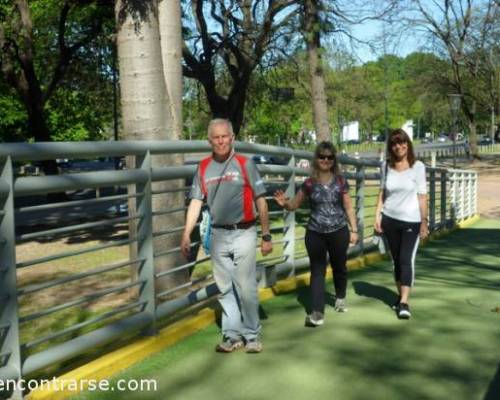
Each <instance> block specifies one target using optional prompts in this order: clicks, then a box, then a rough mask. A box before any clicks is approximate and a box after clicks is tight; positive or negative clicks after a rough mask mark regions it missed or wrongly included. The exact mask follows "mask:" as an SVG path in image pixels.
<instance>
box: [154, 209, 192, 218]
mask: <svg viewBox="0 0 500 400" xmlns="http://www.w3.org/2000/svg"><path fill="white" fill-rule="evenodd" d="M186 210H187V207H177V208H171V209H170V210H165V211H155V212H153V213H151V215H152V216H153V217H156V216H158V215H167V214H173V213H176V212H181V211H186Z"/></svg>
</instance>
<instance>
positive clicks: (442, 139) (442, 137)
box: [437, 135, 450, 143]
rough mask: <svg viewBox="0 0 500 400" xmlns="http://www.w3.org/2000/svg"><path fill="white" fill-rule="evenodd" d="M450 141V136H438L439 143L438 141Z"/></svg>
mask: <svg viewBox="0 0 500 400" xmlns="http://www.w3.org/2000/svg"><path fill="white" fill-rule="evenodd" d="M448 140H450V139H448V136H446V135H439V136H438V138H437V141H438V142H439V143H445V142H447V141H448Z"/></svg>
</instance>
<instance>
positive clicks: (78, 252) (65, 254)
mask: <svg viewBox="0 0 500 400" xmlns="http://www.w3.org/2000/svg"><path fill="white" fill-rule="evenodd" d="M138 240H139V238H135V239H123V240H117V241H116V242H113V243H108V244H102V245H97V246H93V247H89V248H86V249H81V250H75V251H67V252H63V253H58V254H55V255H52V256H47V257H41V258H37V259H35V260H30V261H25V262H20V263H17V264H16V267H17V268H25V267H29V266H31V265H36V264H43V263H45V262H49V261H53V260H58V259H61V258H66V257H72V256H78V255H81V254H86V253H91V252H93V251H99V250H104V249H108V248H110V247H118V246H124V245H126V244H130V243H134V242H137V241H138Z"/></svg>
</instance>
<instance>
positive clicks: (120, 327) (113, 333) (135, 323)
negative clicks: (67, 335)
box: [22, 312, 153, 376]
mask: <svg viewBox="0 0 500 400" xmlns="http://www.w3.org/2000/svg"><path fill="white" fill-rule="evenodd" d="M152 320H153V316H152V315H150V314H148V313H146V312H140V313H138V314H134V315H132V316H130V317H127V318H124V319H122V320H120V321H117V322H114V323H111V324H109V325H106V326H104V327H102V328H99V329H96V330H94V331H92V332H89V333H86V334H84V335H81V336H78V337H76V338H74V339H71V340H68V341H66V342H64V343H61V344H59V345H55V346H52V347H50V348H48V349H47V350H44V351H41V352H38V353H36V354H33V355H30V356H28V357H27V358H26V360H25V361H24V363H23V370H22V372H23V375H24V376H26V375H30V374H32V373H33V372H35V371H38V370H40V369H42V368H44V367H46V366H48V365H54V364H57V363H58V362H61V361H65V360H68V359H70V358H72V357H75V356H77V355H79V354H82V353H84V352H86V351H89V349H94V348H96V347H98V346H101V345H104V344H106V343H109V342H111V341H113V340H115V339H121V338H123V336H124V335H125V334H126V333H128V332H131V331H138V330H140V329H142V328H144V327H145V326H147V325H148V324H150V323H151V321H152Z"/></svg>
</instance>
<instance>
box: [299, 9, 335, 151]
mask: <svg viewBox="0 0 500 400" xmlns="http://www.w3.org/2000/svg"><path fill="white" fill-rule="evenodd" d="M319 6H320V1H319V0H304V7H305V13H304V39H305V42H306V45H307V61H308V64H309V76H310V79H311V100H312V108H313V117H314V128H315V129H316V137H317V140H318V142H320V141H323V140H327V141H331V140H332V136H331V132H330V125H329V123H328V106H327V98H326V92H325V77H324V71H323V65H322V57H321V42H320V30H321V27H320V20H319Z"/></svg>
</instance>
